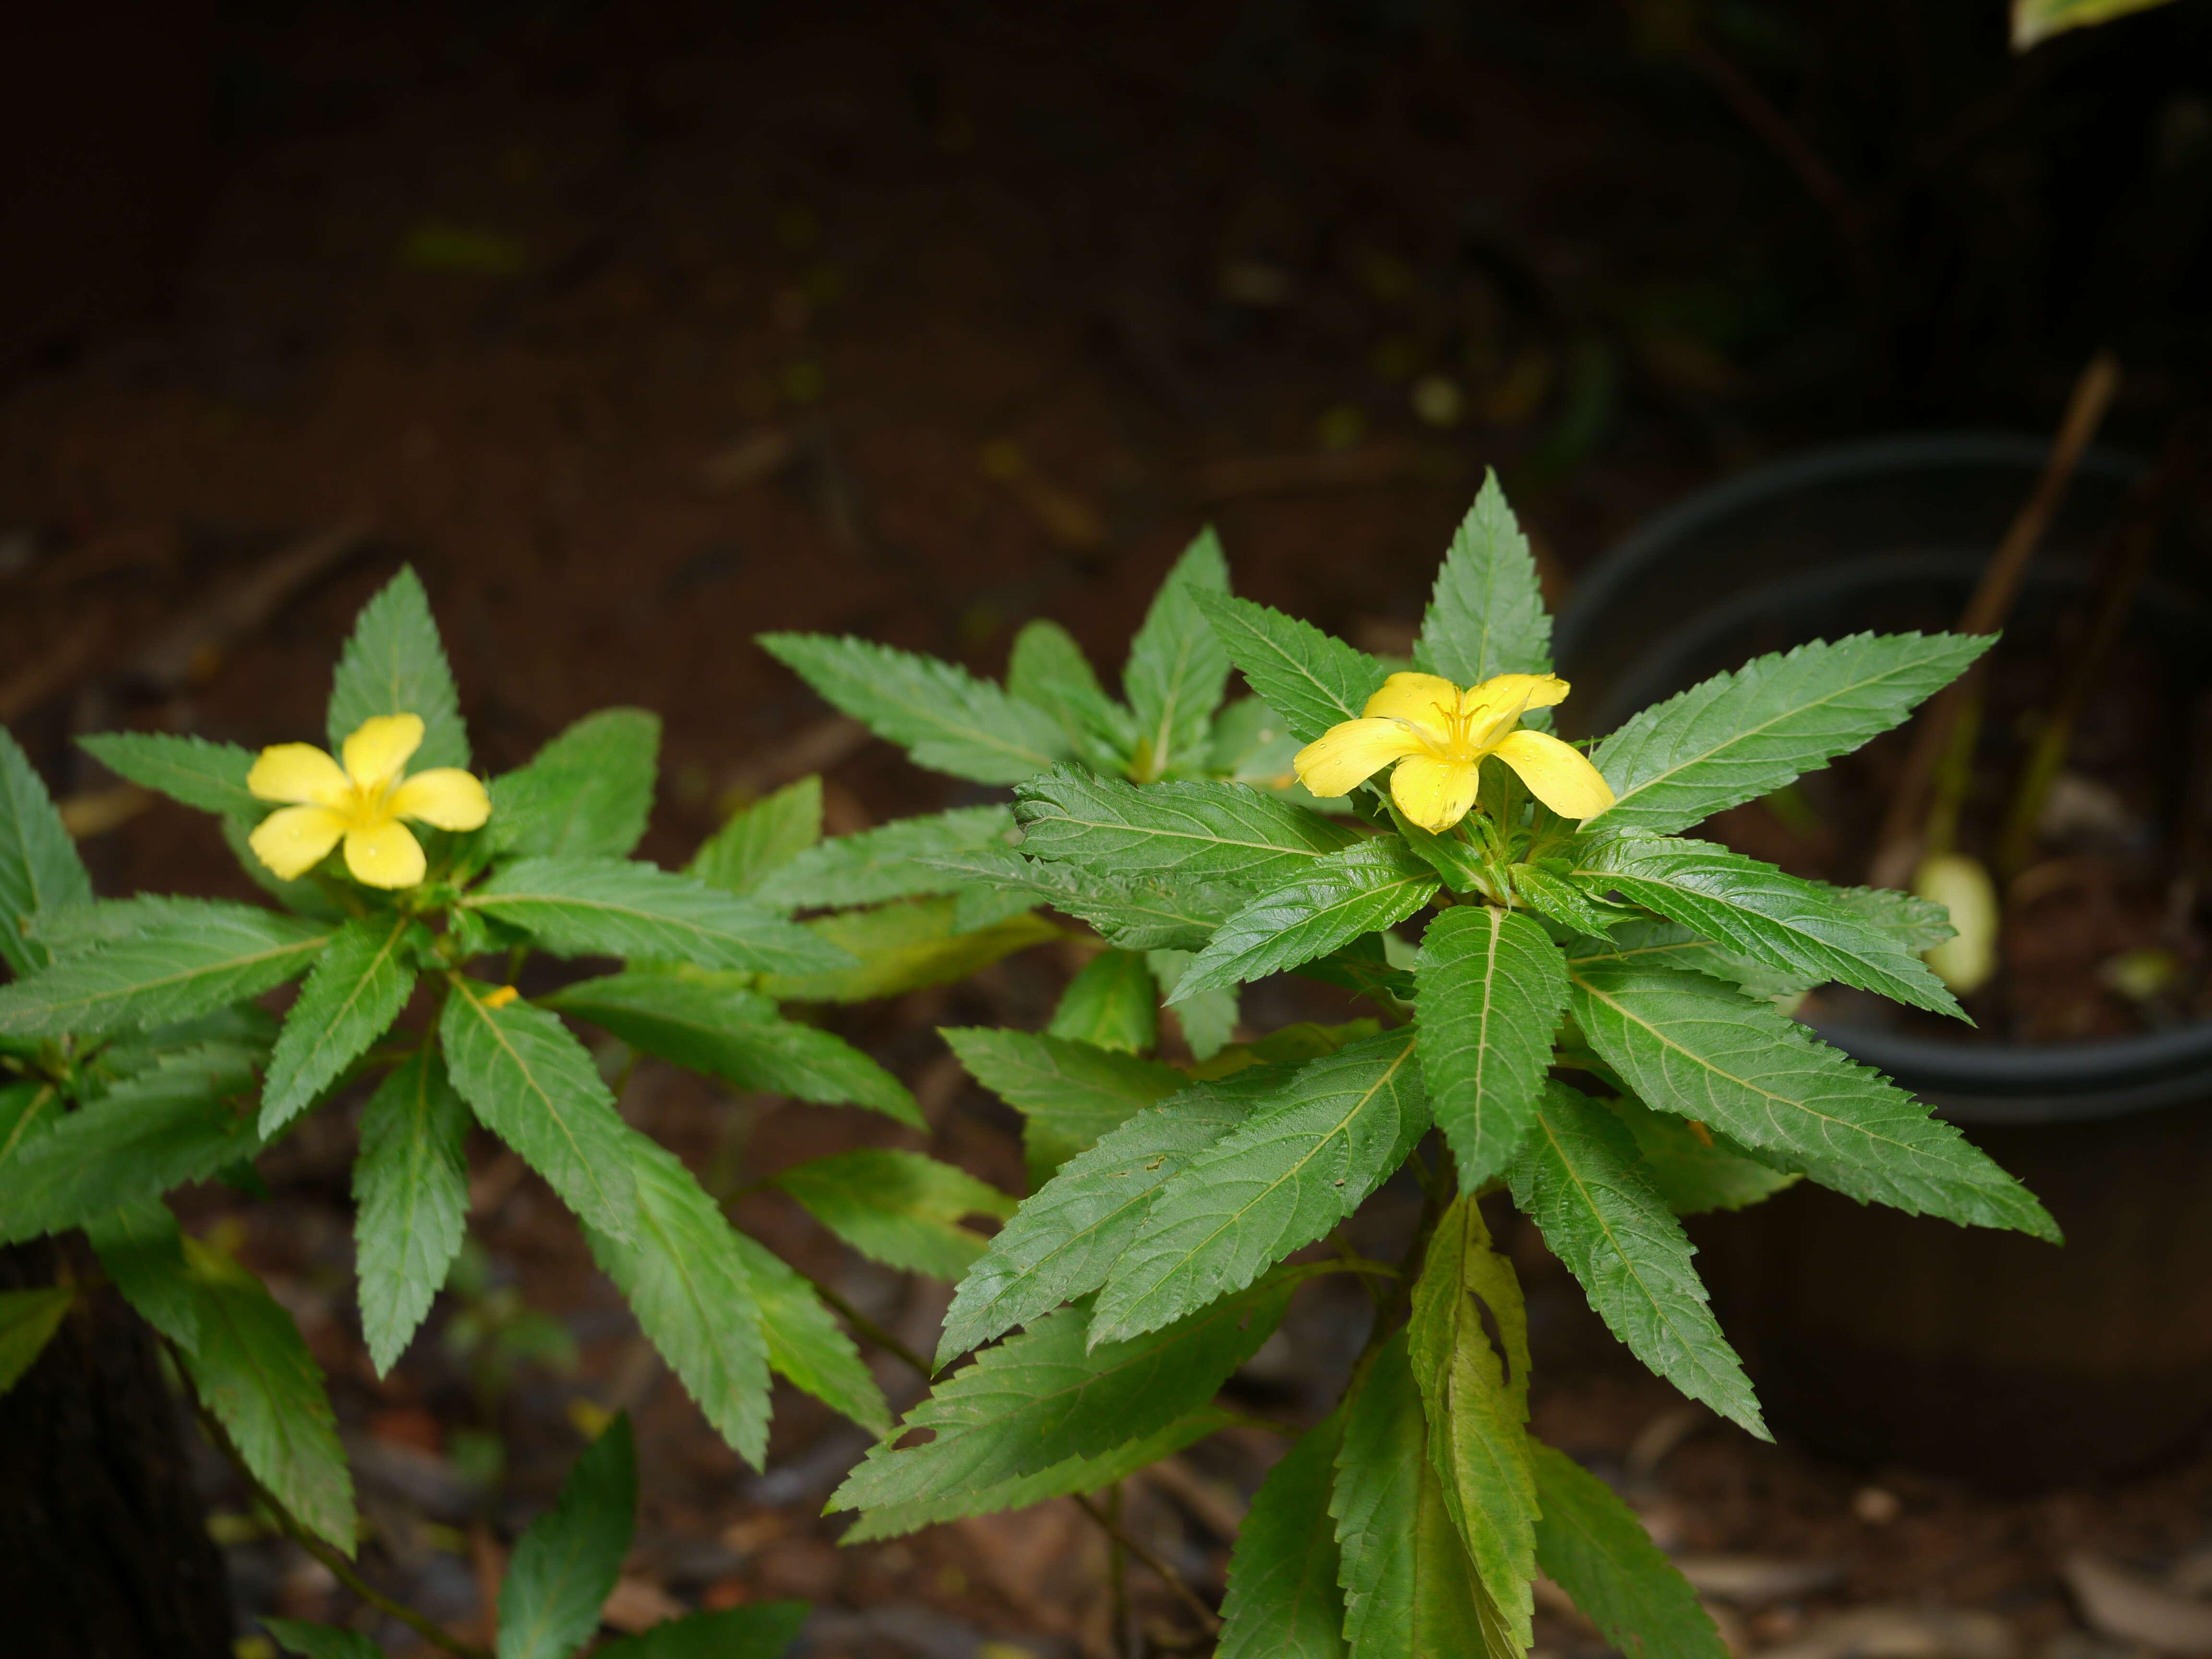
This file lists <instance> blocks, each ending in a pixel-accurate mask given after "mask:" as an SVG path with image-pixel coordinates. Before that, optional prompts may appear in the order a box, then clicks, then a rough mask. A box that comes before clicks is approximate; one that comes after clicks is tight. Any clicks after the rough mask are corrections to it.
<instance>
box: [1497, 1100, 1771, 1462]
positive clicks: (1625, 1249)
mask: <svg viewBox="0 0 2212 1659" xmlns="http://www.w3.org/2000/svg"><path fill="white" fill-rule="evenodd" d="M1507 1178H1508V1180H1509V1181H1510V1182H1511V1183H1512V1188H1513V1201H1514V1202H1515V1203H1516V1204H1517V1205H1519V1206H1521V1209H1522V1212H1525V1213H1526V1214H1528V1216H1530V1217H1532V1218H1534V1220H1535V1223H1536V1225H1538V1226H1540V1227H1541V1228H1542V1229H1543V1230H1544V1242H1545V1243H1547V1244H1548V1245H1550V1246H1551V1247H1552V1252H1553V1255H1557V1256H1558V1257H1559V1260H1560V1261H1563V1262H1565V1264H1566V1266H1567V1269H1568V1271H1569V1272H1571V1273H1573V1274H1574V1276H1575V1277H1576V1278H1577V1279H1579V1280H1581V1281H1582V1286H1583V1291H1586V1292H1587V1293H1588V1294H1589V1304H1590V1306H1591V1307H1592V1308H1593V1309H1595V1310H1596V1311H1597V1313H1598V1315H1599V1316H1601V1318H1603V1319H1604V1321H1605V1322H1606V1324H1607V1326H1609V1327H1610V1328H1612V1331H1613V1334H1614V1335H1615V1336H1617V1337H1619V1338H1620V1340H1622V1341H1623V1342H1625V1343H1626V1344H1627V1345H1628V1348H1629V1351H1630V1352H1632V1353H1633V1354H1634V1355H1635V1356H1636V1357H1637V1358H1638V1359H1640V1360H1642V1361H1643V1362H1644V1364H1646V1365H1648V1366H1650V1368H1651V1369H1652V1370H1654V1371H1656V1372H1657V1373H1658V1374H1659V1375H1660V1376H1663V1377H1665V1378H1666V1379H1667V1380H1668V1382H1670V1383H1673V1384H1674V1386H1675V1387H1676V1388H1678V1389H1681V1391H1682V1392H1683V1393H1684V1394H1686V1395H1689V1396H1690V1397H1691V1398H1692V1399H1693V1400H1702V1401H1705V1404H1707V1405H1708V1406H1711V1407H1712V1408H1713V1409H1714V1410H1715V1411H1717V1412H1718V1413H1720V1414H1721V1415H1722V1416H1723V1417H1725V1418H1728V1419H1730V1420H1731V1421H1734V1422H1736V1423H1740V1424H1741V1425H1743V1426H1744V1427H1745V1428H1746V1429H1748V1430H1749V1431H1751V1432H1752V1433H1753V1434H1755V1435H1757V1436H1758V1437H1759V1438H1760V1439H1762V1440H1767V1439H1771V1438H1772V1436H1771V1435H1769V1434H1768V1433H1767V1431H1766V1425H1765V1422H1764V1421H1762V1420H1761V1419H1760V1417H1759V1402H1758V1401H1756V1400H1754V1399H1753V1397H1752V1392H1751V1384H1750V1383H1747V1382H1746V1381H1744V1376H1743V1370H1742V1367H1741V1364H1739V1362H1738V1361H1737V1359H1736V1357H1735V1351H1734V1350H1733V1349H1731V1348H1730V1347H1729V1345H1728V1341H1727V1339H1726V1338H1724V1337H1723V1336H1722V1334H1721V1328H1720V1326H1719V1325H1718V1324H1717V1323H1716V1322H1715V1321H1714V1319H1713V1316H1712V1310H1711V1309H1710V1308H1708V1307H1707V1306H1706V1305H1705V1286H1704V1285H1702V1284H1700V1283H1699V1280H1698V1274H1697V1270H1696V1269H1695V1268H1694V1267H1691V1265H1690V1255H1691V1250H1690V1241H1689V1240H1688V1239H1686V1238H1685V1237H1683V1236H1682V1228H1681V1224H1680V1222H1678V1221H1676V1220H1675V1219H1674V1213H1673V1212H1672V1211H1670V1210H1668V1207H1667V1206H1666V1205H1665V1203H1664V1202H1662V1200H1661V1199H1660V1197H1659V1194H1657V1193H1656V1191H1654V1190H1653V1188H1652V1186H1651V1183H1650V1180H1649V1179H1647V1178H1646V1177H1645V1176H1644V1172H1643V1170H1641V1169H1640V1168H1639V1167H1638V1162H1637V1157H1636V1142H1635V1140H1634V1139H1632V1138H1631V1136H1630V1135H1629V1133H1628V1131H1627V1130H1626V1129H1625V1128H1623V1127H1621V1125H1620V1120H1619V1119H1617V1118H1615V1117H1614V1116H1613V1115H1612V1114H1610V1113H1609V1112H1607V1110H1606V1109H1605V1108H1604V1107H1602V1106H1601V1105H1599V1104H1598V1103H1597V1102H1595V1101H1594V1100H1592V1099H1590V1098H1589V1097H1588V1096H1587V1095H1583V1094H1578V1093H1577V1092H1576V1091H1574V1090H1572V1089H1570V1088H1567V1087H1565V1085H1561V1084H1557V1083H1552V1084H1547V1085H1545V1089H1544V1096H1543V1098H1542V1100H1541V1101H1540V1102H1539V1103H1538V1104H1537V1108H1536V1130H1535V1133H1534V1134H1533V1135H1531V1136H1530V1137H1529V1139H1528V1148H1527V1150H1526V1151H1524V1152H1522V1154H1521V1157H1520V1158H1519V1160H1518V1161H1517V1162H1516V1163H1515V1164H1514V1165H1513V1167H1512V1169H1511V1170H1509V1171H1508V1172H1507Z"/></svg>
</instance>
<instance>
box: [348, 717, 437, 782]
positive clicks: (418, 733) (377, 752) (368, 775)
mask: <svg viewBox="0 0 2212 1659" xmlns="http://www.w3.org/2000/svg"><path fill="white" fill-rule="evenodd" d="M421 747H422V716H421V715H420V714H377V715H374V716H372V717H371V718H370V719H368V720H363V721H362V723H361V725H360V726H358V727H356V729H355V732H354V734H353V735H352V736H351V737H349V738H347V739H346V740H345V748H344V752H345V769H346V770H347V772H348V773H349V774H350V775H352V778H353V781H355V782H356V783H357V784H359V785H360V786H361V787H362V788H363V789H364V790H369V791H374V790H377V789H380V788H382V787H384V786H385V785H386V784H387V783H389V782H391V781H392V779H394V778H396V777H398V775H399V769H400V768H401V767H403V766H404V765H406V764H407V757H409V756H410V755H411V754H413V753H414V752H415V751H416V750H417V749H420V748H421Z"/></svg>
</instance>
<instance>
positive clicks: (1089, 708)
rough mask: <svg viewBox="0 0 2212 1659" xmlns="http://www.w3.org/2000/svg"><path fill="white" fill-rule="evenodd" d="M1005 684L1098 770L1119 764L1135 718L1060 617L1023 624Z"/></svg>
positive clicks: (1008, 663) (1116, 767)
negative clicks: (1041, 713)
mask: <svg viewBox="0 0 2212 1659" xmlns="http://www.w3.org/2000/svg"><path fill="white" fill-rule="evenodd" d="M1006 690H1008V691H1010V692H1012V694H1013V695H1014V696H1017V697H1018V698H1020V699H1021V700H1022V701H1023V702H1026V703H1030V704H1033V705H1034V706H1035V707H1036V708H1042V709H1043V710H1044V712H1045V713H1046V714H1049V715H1051V716H1052V718H1053V720H1054V721H1055V722H1057V723H1058V725H1059V726H1060V730H1061V731H1062V732H1065V733H1066V738H1067V742H1068V745H1069V748H1070V751H1071V752H1072V753H1074V754H1076V755H1079V756H1080V757H1083V758H1084V759H1085V760H1086V761H1088V762H1090V763H1091V764H1092V765H1094V766H1096V767H1097V768H1098V769H1100V770H1102V771H1115V772H1118V771H1120V770H1121V768H1122V767H1123V765H1124V764H1125V763H1127V760H1128V758H1129V751H1130V750H1132V749H1133V748H1134V747H1135V746H1136V741H1137V738H1136V721H1135V720H1134V719H1133V717H1132V716H1131V714H1130V713H1129V711H1128V710H1127V709H1126V708H1122V707H1121V704H1120V703H1118V702H1115V701H1114V699H1113V698H1111V697H1109V696H1107V695H1106V692H1105V690H1104V689H1103V687H1102V686H1100V684H1098V676H1097V673H1096V672H1095V671H1093V670H1092V668H1091V659H1089V658H1087V657H1085V655H1084V654H1083V647H1081V646H1079V645H1078V644H1077V643H1076V642H1075V639H1074V636H1073V635H1071V634H1069V633H1068V631H1067V630H1066V629H1064V628H1062V627H1061V626H1060V624H1059V623H1055V622H1048V621H1046V620H1045V619H1044V618H1042V617H1038V618H1037V619H1036V621H1034V622H1029V623H1024V624H1023V625H1022V630H1021V632H1020V633H1018V634H1017V635H1014V648H1013V652H1012V654H1011V655H1010V656H1009V657H1008V658H1007V659H1006Z"/></svg>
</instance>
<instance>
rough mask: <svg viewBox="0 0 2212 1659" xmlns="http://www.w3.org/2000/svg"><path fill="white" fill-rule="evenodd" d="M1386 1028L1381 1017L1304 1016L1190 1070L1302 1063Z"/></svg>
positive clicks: (1222, 1073) (1216, 1073)
mask: <svg viewBox="0 0 2212 1659" xmlns="http://www.w3.org/2000/svg"><path fill="white" fill-rule="evenodd" d="M1408 977H1410V975H1409V976H1408ZM1382 1029H1383V1022H1382V1021H1380V1020H1378V1019H1348V1020H1346V1021H1345V1022H1344V1023H1343V1024H1340V1025H1321V1024H1316V1023H1315V1022H1314V1021H1312V1020H1310V1019H1302V1020H1299V1021H1298V1022H1297V1024H1293V1025H1282V1026H1278V1027H1277V1028H1276V1029H1275V1030H1272V1031H1270V1032H1268V1033H1267V1036H1262V1037H1254V1038H1253V1039H1252V1041H1251V1042H1238V1043H1234V1044H1231V1046H1230V1047H1228V1048H1224V1049H1223V1050H1222V1051H1221V1052H1220V1053H1219V1054H1216V1055H1215V1056H1214V1057H1213V1058H1212V1060H1206V1061H1204V1062H1202V1063H1201V1064H1200V1065H1196V1066H1192V1067H1191V1068H1190V1074H1191V1075H1192V1076H1193V1077H1194V1078H1206V1079H1211V1078H1221V1077H1228V1076H1231V1074H1233V1073H1237V1072H1241V1071H1243V1069H1244V1068H1245V1067H1246V1066H1261V1065H1292V1066H1295V1065H1300V1064H1303V1063H1304V1062H1305V1061H1307V1060H1319V1059H1320V1058H1321V1057H1322V1055H1324V1054H1334V1053H1336V1052H1337V1051H1338V1050H1339V1049H1340V1048H1343V1047H1344V1046H1345V1045H1346V1043H1348V1042H1358V1041H1359V1040H1360V1039H1361V1038H1363V1037H1371V1036H1375V1035H1376V1033H1377V1032H1379V1031H1380V1030H1382Z"/></svg>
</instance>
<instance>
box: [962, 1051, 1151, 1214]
mask: <svg viewBox="0 0 2212 1659" xmlns="http://www.w3.org/2000/svg"><path fill="white" fill-rule="evenodd" d="M938 1035H939V1036H941V1037H943V1038H944V1039H945V1042H946V1043H947V1044H948V1045H950V1046H951V1049H952V1052H953V1053H954V1054H957V1055H959V1056H960V1063H961V1064H962V1065H963V1066H966V1067H967V1068H968V1074H969V1076H970V1077H972V1078H974V1079H975V1081H976V1082H978V1083H980V1084H981V1085H983V1086H984V1087H985V1088H986V1089H988V1090H990V1091H991V1092H992V1093H994V1094H995V1095H997V1096H998V1097H1000V1099H1001V1100H1003V1101H1005V1102H1006V1103H1007V1104H1008V1105H1009V1106H1012V1107H1013V1108H1014V1109H1016V1110H1018V1111H1019V1112H1020V1113H1022V1114H1023V1115H1024V1117H1025V1118H1027V1119H1028V1122H1027V1123H1026V1125H1025V1126H1024V1131H1023V1136H1022V1139H1023V1144H1024V1146H1025V1147H1026V1148H1027V1151H1028V1153H1029V1166H1030V1180H1031V1181H1032V1182H1040V1181H1042V1180H1043V1179H1044V1178H1045V1177H1046V1176H1048V1175H1050V1174H1051V1172H1052V1171H1053V1170H1055V1169H1057V1168H1059V1167H1060V1165H1061V1164H1064V1163H1066V1161H1067V1160H1068V1159H1069V1158H1073V1157H1074V1156H1075V1155H1076V1154H1077V1153H1078V1152H1082V1151H1083V1150H1084V1149H1085V1148H1086V1147H1089V1146H1095V1145H1096V1144H1097V1141H1098V1139H1099V1137H1100V1136H1102V1135H1104V1134H1106V1133H1109V1132H1110V1131H1112V1130H1113V1129H1115V1128H1116V1127H1119V1126H1120V1125H1121V1124H1122V1123H1124V1122H1126V1121H1127V1120H1128V1119H1130V1118H1131V1117H1133V1116H1134V1115H1136V1114H1137V1113H1139V1112H1140V1111H1142V1110H1143V1109H1145V1108H1146V1107H1147V1106H1149V1105H1151V1104H1152V1103H1153V1102H1154V1101H1156V1100H1158V1099H1161V1098H1162V1097H1165V1096H1167V1095H1170V1094H1173V1093H1174V1092H1175V1091H1176V1090H1178V1089H1180V1088H1182V1087H1183V1086H1184V1085H1186V1084H1187V1083H1188V1081H1189V1079H1188V1078H1186V1077H1185V1076H1184V1075H1183V1074H1182V1073H1181V1072H1178V1071H1176V1069H1175V1067H1173V1066H1163V1065H1161V1064H1159V1063H1158V1061H1156V1060H1141V1059H1139V1058H1138V1057H1137V1056H1136V1055H1134V1054H1116V1053H1115V1052H1114V1051H1113V1050H1111V1049H1108V1048H1095V1047H1093V1046H1092V1045H1091V1044H1090V1043H1087V1042H1071V1041H1069V1040H1068V1039H1066V1038H1065V1037H1056V1036H1031V1035H1030V1033H1029V1032H1027V1031H1007V1030H993V1029H987V1028H985V1027H981V1026H973V1027H967V1028H950V1027H947V1028H940V1029H939V1032H938Z"/></svg>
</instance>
